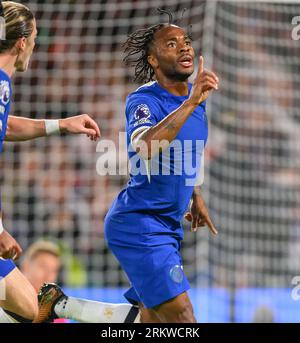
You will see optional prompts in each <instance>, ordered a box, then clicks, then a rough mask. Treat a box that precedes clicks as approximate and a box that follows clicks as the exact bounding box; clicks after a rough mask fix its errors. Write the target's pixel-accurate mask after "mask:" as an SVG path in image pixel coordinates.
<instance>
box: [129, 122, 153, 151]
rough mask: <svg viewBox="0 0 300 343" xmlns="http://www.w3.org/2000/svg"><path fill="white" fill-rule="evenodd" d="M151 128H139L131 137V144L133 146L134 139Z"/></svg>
mask: <svg viewBox="0 0 300 343" xmlns="http://www.w3.org/2000/svg"><path fill="white" fill-rule="evenodd" d="M150 127H151V126H140V127H139V128H137V129H136V130H135V131H133V132H132V134H131V137H130V143H131V145H132V146H133V144H132V142H133V139H134V137H136V136H137V135H138V134H139V133H142V132H143V131H146V130H148V129H150Z"/></svg>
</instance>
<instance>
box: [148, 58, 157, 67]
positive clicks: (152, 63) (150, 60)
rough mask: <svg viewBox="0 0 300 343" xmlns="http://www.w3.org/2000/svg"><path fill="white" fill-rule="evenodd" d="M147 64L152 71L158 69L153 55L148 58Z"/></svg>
mask: <svg viewBox="0 0 300 343" xmlns="http://www.w3.org/2000/svg"><path fill="white" fill-rule="evenodd" d="M148 63H149V64H150V65H151V67H152V68H153V69H156V68H157V67H158V61H157V58H156V57H155V56H153V55H149V56H148Z"/></svg>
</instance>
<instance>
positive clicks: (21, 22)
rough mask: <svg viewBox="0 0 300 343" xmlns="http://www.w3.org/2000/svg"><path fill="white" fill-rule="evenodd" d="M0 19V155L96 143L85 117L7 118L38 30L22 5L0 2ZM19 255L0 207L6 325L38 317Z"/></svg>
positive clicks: (0, 290)
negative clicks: (77, 137) (14, 146)
mask: <svg viewBox="0 0 300 343" xmlns="http://www.w3.org/2000/svg"><path fill="white" fill-rule="evenodd" d="M0 16H1V17H3V18H4V20H5V31H6V37H5V39H4V40H0V152H1V150H2V144H3V141H4V140H7V141H25V140H29V139H34V138H37V137H43V136H47V135H50V134H54V133H59V132H69V133H83V134H86V135H87V136H88V137H89V138H90V139H92V140H96V139H97V138H98V137H99V136H100V131H99V128H98V125H97V124H96V123H95V121H94V120H93V119H91V118H90V117H89V116H88V115H86V114H84V115H80V116H75V117H71V118H66V119H62V120H33V119H27V118H23V117H15V116H9V110H10V101H11V97H12V87H11V77H12V75H13V74H14V73H15V72H16V71H17V72H23V71H25V70H26V69H27V67H28V63H29V60H30V56H31V54H32V51H33V48H34V45H35V38H36V35H37V29H36V22H35V18H34V16H33V14H32V13H31V11H30V10H29V9H28V8H27V7H26V6H24V5H22V4H19V3H15V2H12V1H4V2H3V3H1V2H0ZM1 25H3V21H1ZM1 38H3V37H1ZM21 252H22V249H21V247H20V246H19V244H18V243H17V242H16V241H15V239H14V238H13V237H12V236H11V235H10V234H9V233H8V232H7V231H6V230H5V229H4V228H3V225H2V213H1V207H0V307H2V308H4V309H5V310H6V313H7V318H6V319H7V321H8V322H11V321H25V322H27V321H28V322H29V321H32V320H33V319H34V318H35V317H37V315H38V302H37V296H36V293H35V291H34V289H33V287H32V286H31V284H30V283H29V281H28V280H27V279H26V278H25V276H23V274H22V273H21V272H20V271H19V269H18V268H17V267H16V266H15V264H14V262H13V260H14V259H17V258H18V257H19V256H20V254H21ZM4 289H5V290H6V291H5V292H4ZM4 293H5V294H4ZM3 295H5V299H3ZM0 319H1V318H0ZM2 320H3V319H2ZM0 322H1V320H0Z"/></svg>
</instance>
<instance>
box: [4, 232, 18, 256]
mask: <svg viewBox="0 0 300 343" xmlns="http://www.w3.org/2000/svg"><path fill="white" fill-rule="evenodd" d="M21 254H22V249H21V247H20V245H19V244H18V243H17V242H16V240H15V239H14V238H13V237H12V236H11V235H10V234H9V233H8V232H7V231H6V230H4V231H3V232H2V233H1V234H0V257H2V258H4V259H12V260H17V259H18V258H19V257H20V255H21Z"/></svg>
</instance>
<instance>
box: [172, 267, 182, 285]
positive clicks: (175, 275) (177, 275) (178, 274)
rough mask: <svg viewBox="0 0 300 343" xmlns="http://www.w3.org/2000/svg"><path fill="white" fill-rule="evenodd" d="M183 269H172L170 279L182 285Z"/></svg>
mask: <svg viewBox="0 0 300 343" xmlns="http://www.w3.org/2000/svg"><path fill="white" fill-rule="evenodd" d="M183 276H184V273H183V269H182V266H179V265H175V266H173V267H172V268H171V269H170V277H171V279H172V280H173V281H174V282H176V283H181V282H182V281H183Z"/></svg>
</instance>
